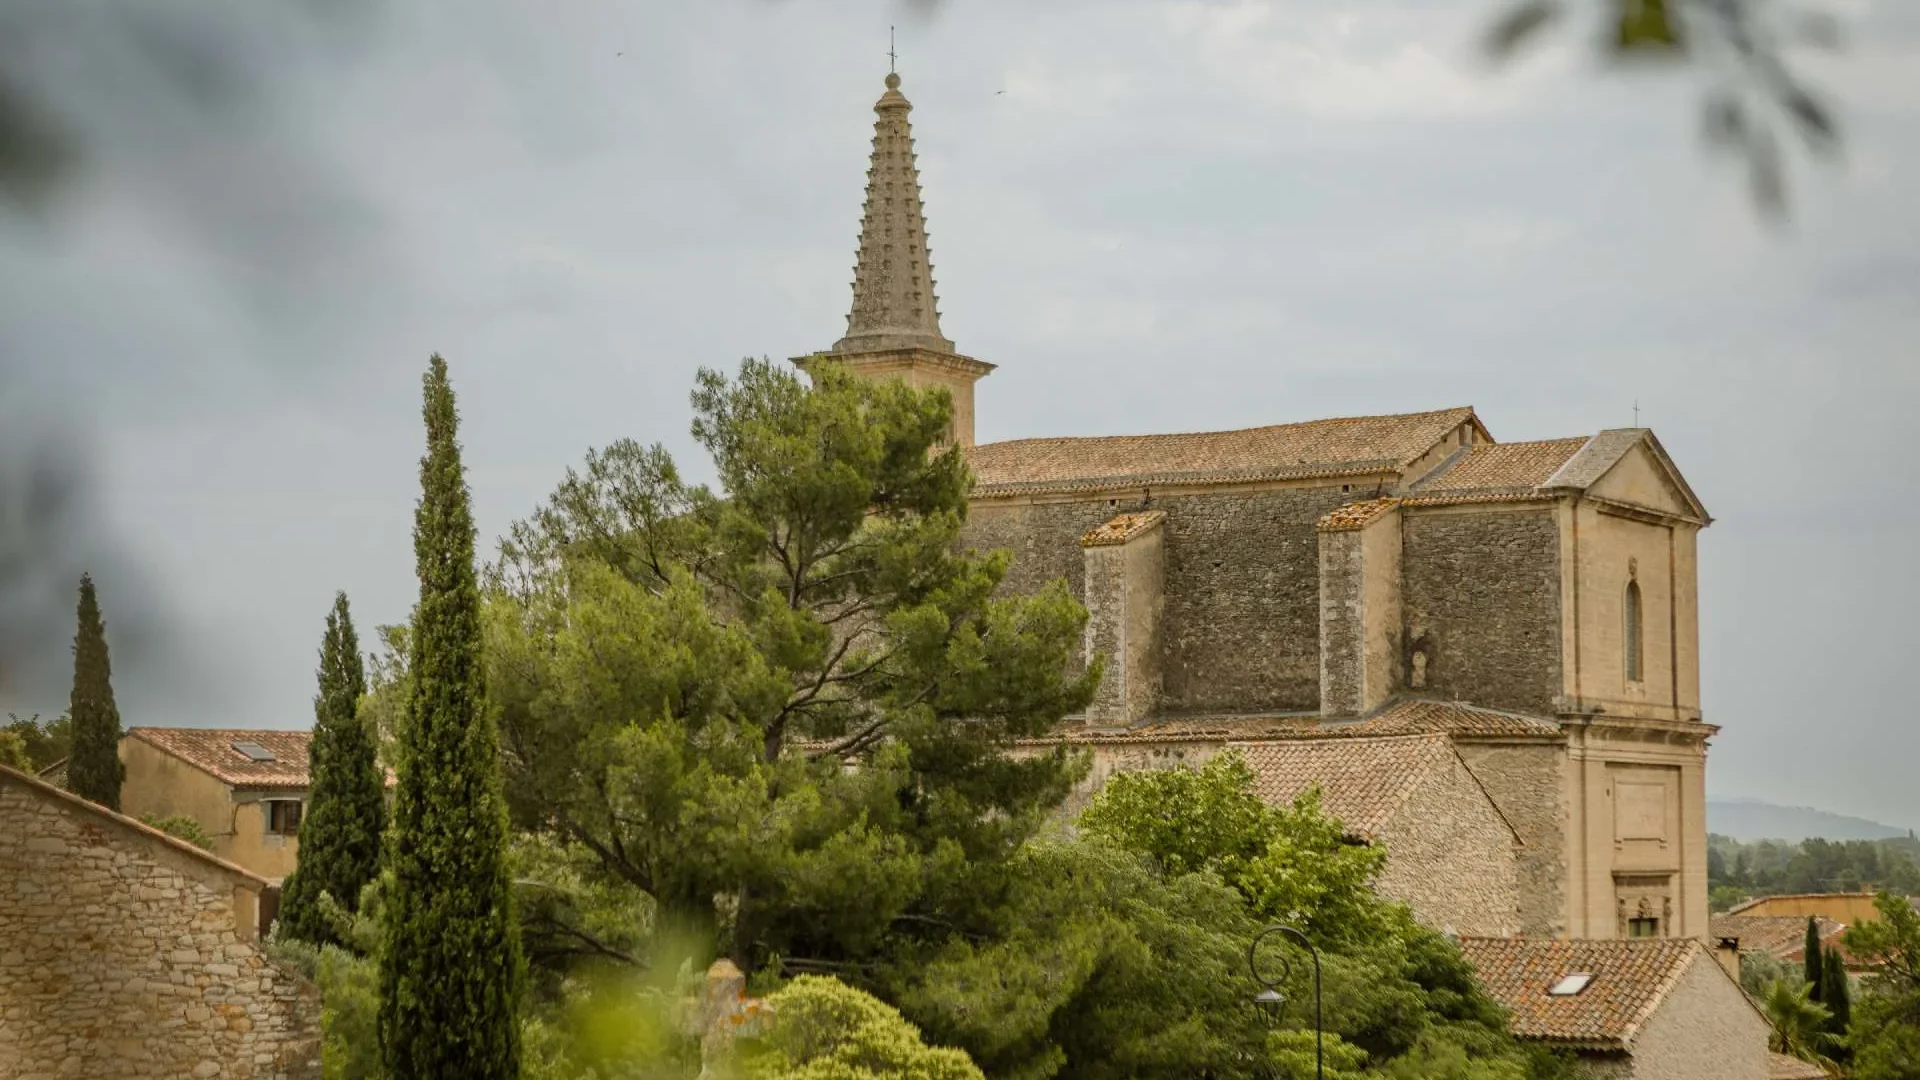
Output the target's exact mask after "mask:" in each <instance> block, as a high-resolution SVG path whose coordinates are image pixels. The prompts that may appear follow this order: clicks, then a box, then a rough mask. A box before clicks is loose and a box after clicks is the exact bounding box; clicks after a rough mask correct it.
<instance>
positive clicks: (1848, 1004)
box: [1820, 949, 1853, 1036]
mask: <svg viewBox="0 0 1920 1080" xmlns="http://www.w3.org/2000/svg"><path fill="white" fill-rule="evenodd" d="M1821 963H1822V971H1821V973H1820V992H1821V994H1823V995H1824V996H1823V997H1822V998H1821V999H1820V1004H1822V1005H1825V1006H1826V1007H1827V1011H1828V1012H1830V1013H1832V1014H1833V1017H1832V1019H1830V1020H1828V1021H1827V1030H1828V1031H1830V1032H1832V1033H1833V1034H1834V1035H1836V1036H1845V1035H1846V1033H1847V1028H1848V1026H1849V1025H1851V1024H1852V1023H1853V987H1852V986H1851V985H1849V984H1848V983H1847V966H1846V960H1845V959H1844V958H1843V957H1842V956H1841V955H1840V950H1838V949H1828V950H1826V957H1825V959H1824V960H1823V961H1822V962H1821Z"/></svg>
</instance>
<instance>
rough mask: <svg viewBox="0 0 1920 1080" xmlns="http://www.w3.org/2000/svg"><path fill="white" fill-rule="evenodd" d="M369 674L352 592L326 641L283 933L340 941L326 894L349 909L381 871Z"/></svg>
mask: <svg viewBox="0 0 1920 1080" xmlns="http://www.w3.org/2000/svg"><path fill="white" fill-rule="evenodd" d="M366 692H367V672H366V667H365V665H364V663H363V662H362V660H361V657H360V639H359V637H358V636H357V635H355V634H354V632H353V615H352V613H351V612H350V611H349V610H348V609H347V594H346V593H339V594H338V595H336V596H335V597H334V599H333V610H332V611H331V612H329V613H328V614H327V631H326V635H325V636H324V637H323V638H321V641H320V693H319V695H318V696H316V697H315V698H314V699H313V741H312V742H311V743H310V744H309V745H308V750H307V772H308V776H309V777H310V780H311V784H312V787H311V788H310V789H309V792H310V794H309V796H308V799H309V803H308V807H307V814H306V822H305V824H304V825H303V826H302V827H301V830H300V833H301V836H300V864H299V865H298V866H297V867H295V868H294V871H293V873H292V875H291V876H289V877H288V878H287V883H286V889H285V893H284V899H283V900H282V901H281V904H280V924H281V929H282V931H283V932H284V933H286V934H288V935H289V936H291V937H296V938H300V939H301V940H303V941H311V942H313V943H315V944H328V943H334V944H337V943H338V937H337V935H335V934H334V932H333V927H332V926H331V924H329V923H328V921H327V920H326V919H325V918H324V917H323V916H322V914H321V911H320V894H321V893H322V892H325V893H327V894H329V895H331V896H332V897H333V898H334V900H336V901H338V902H339V904H340V906H341V907H342V908H344V909H345V910H347V911H353V910H354V909H355V908H356V907H357V906H358V903H359V899H360V890H361V888H363V887H364V886H365V885H366V884H367V882H369V881H371V880H373V877H374V875H376V874H378V873H379V872H380V833H381V831H382V830H383V829H384V828H385V827H386V817H387V805H386V784H385V778H384V777H383V776H382V774H381V770H380V762H379V753H378V748H377V747H376V746H375V745H374V735H373V731H372V730H371V729H370V728H369V727H368V726H367V725H366V724H365V723H363V722H362V721H361V719H360V714H359V704H360V698H361V696H362V695H364V694H365V693H366Z"/></svg>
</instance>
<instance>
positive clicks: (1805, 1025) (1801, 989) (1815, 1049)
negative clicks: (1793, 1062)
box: [1760, 979, 1834, 1065]
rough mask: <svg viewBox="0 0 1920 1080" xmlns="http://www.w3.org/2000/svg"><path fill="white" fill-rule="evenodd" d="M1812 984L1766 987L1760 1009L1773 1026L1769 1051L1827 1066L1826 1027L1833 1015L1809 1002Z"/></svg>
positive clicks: (1828, 1043)
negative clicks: (1771, 1047) (1771, 1048)
mask: <svg viewBox="0 0 1920 1080" xmlns="http://www.w3.org/2000/svg"><path fill="white" fill-rule="evenodd" d="M1812 993H1813V985H1812V984H1811V983H1804V982H1799V981H1797V980H1793V981H1790V980H1787V979H1781V980H1779V981H1778V982H1775V983H1774V984H1773V985H1771V986H1769V987H1768V988H1767V994H1766V996H1765V997H1764V998H1762V999H1761V1001H1760V1007H1761V1010H1762V1011H1763V1012H1765V1013H1766V1015H1767V1020H1768V1021H1769V1022H1770V1023H1772V1025H1773V1037H1772V1045H1773V1049H1775V1050H1777V1051H1779V1052H1780V1053H1782V1054H1789V1055H1792V1056H1793V1057H1797V1058H1799V1059H1801V1060H1802V1061H1811V1062H1813V1063H1814V1064H1816V1065H1829V1064H1831V1063H1832V1060H1833V1059H1832V1058H1830V1057H1828V1056H1827V1054H1828V1051H1830V1050H1831V1049H1832V1048H1833V1045H1834V1043H1833V1036H1832V1035H1829V1034H1828V1033H1827V1025H1828V1024H1829V1023H1830V1022H1831V1021H1832V1020H1833V1014H1832V1013H1830V1012H1828V1011H1827V1009H1826V1006H1824V1005H1821V1004H1820V1003H1819V1002H1817V1001H1815V1000H1813V997H1812Z"/></svg>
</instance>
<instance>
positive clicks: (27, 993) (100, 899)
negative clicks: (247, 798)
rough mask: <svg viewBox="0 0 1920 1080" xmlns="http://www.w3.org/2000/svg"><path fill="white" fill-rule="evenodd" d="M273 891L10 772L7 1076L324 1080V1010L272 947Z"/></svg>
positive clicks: (5, 871) (4, 1021) (1, 1011)
mask: <svg viewBox="0 0 1920 1080" xmlns="http://www.w3.org/2000/svg"><path fill="white" fill-rule="evenodd" d="M266 888H267V882H266V881H265V879H263V878H261V877H260V876H259V875H257V874H254V873H253V872H251V871H249V870H247V869H245V868H243V867H240V866H236V865H234V864H233V863H231V862H228V861H227V860H225V859H221V858H218V857H217V856H214V855H211V854H208V853H207V852H204V851H201V850H200V849H199V848H196V847H194V846H193V845H191V844H188V843H185V842H183V841H180V840H176V839H174V838H173V837H171V836H168V835H166V834H165V833H162V832H160V831H159V830H157V829H153V828H150V827H148V826H146V825H143V824H141V823H140V822H138V821H136V820H134V819H133V818H131V817H127V816H125V815H122V814H116V813H114V812H112V811H110V810H107V809H105V808H104V807H101V806H97V805H95V804H93V803H90V802H87V801H86V800H84V799H82V798H80V797H78V796H76V795H71V794H68V793H67V792H65V791H62V790H60V789H59V788H56V787H54V786H52V785H50V784H47V783H45V782H43V781H41V780H40V779H38V778H36V777H33V776H29V775H27V774H25V773H21V772H16V771H14V770H11V769H7V768H4V767H0V1076H9V1077H21V1078H29V1077H49V1078H50V1077H53V1076H89V1077H93V1076H97V1077H136V1076H157V1077H188V1076H191V1077H198V1078H202V1080H206V1078H219V1077H224V1078H235V1080H240V1078H253V1080H267V1078H282V1077H284V1078H309V1077H318V1076H319V1052H320V1024H319V1020H320V999H319V994H318V991H317V990H316V989H315V988H314V987H313V985H312V984H310V983H307V982H305V981H304V980H302V979H300V978H299V977H298V976H297V975H295V974H293V973H290V972H287V971H284V970H282V969H281V968H279V967H278V966H277V965H275V964H274V963H273V962H272V961H270V960H269V959H268V958H267V956H266V955H265V953H263V952H262V951H261V948H260V943H259V935H258V925H259V904H260V896H261V893H262V892H263V891H264V890H265V889H266Z"/></svg>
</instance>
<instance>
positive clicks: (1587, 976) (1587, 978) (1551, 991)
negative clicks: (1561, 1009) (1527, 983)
mask: <svg viewBox="0 0 1920 1080" xmlns="http://www.w3.org/2000/svg"><path fill="white" fill-rule="evenodd" d="M1592 981H1593V975H1592V973H1590V972H1585V971H1576V972H1574V973H1573V974H1571V975H1568V976H1566V977H1565V978H1563V979H1561V980H1560V981H1559V982H1557V983H1554V984H1553V985H1552V986H1549V987H1548V988H1547V996H1549V997H1572V996H1573V995H1575V994H1577V993H1579V992H1580V991H1582V990H1585V989H1586V988H1587V984H1588V983H1590V982H1592Z"/></svg>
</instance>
